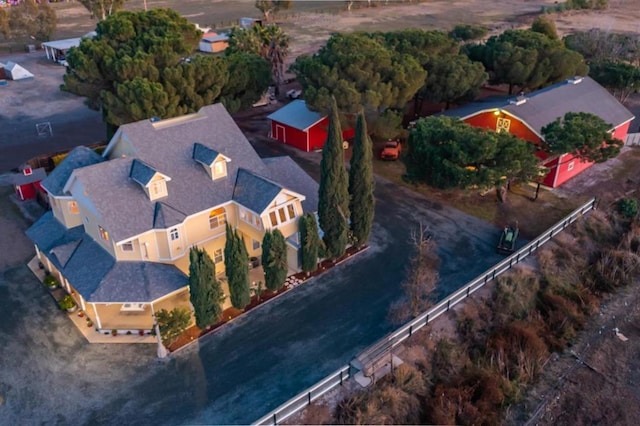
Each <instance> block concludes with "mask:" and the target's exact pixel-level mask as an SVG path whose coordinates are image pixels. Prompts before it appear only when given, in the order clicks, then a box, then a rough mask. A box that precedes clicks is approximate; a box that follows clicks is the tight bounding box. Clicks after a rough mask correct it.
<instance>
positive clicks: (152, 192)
mask: <svg viewBox="0 0 640 426" xmlns="http://www.w3.org/2000/svg"><path fill="white" fill-rule="evenodd" d="M166 195H167V184H166V182H165V181H164V179H158V180H154V181H153V182H150V183H149V198H150V199H151V200H155V199H157V198H161V197H164V196H166Z"/></svg>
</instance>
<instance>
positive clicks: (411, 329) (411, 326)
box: [409, 324, 413, 337]
mask: <svg viewBox="0 0 640 426" xmlns="http://www.w3.org/2000/svg"><path fill="white" fill-rule="evenodd" d="M412 334H413V324H411V325H410V326H409V337H411V335H412Z"/></svg>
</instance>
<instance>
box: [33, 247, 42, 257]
mask: <svg viewBox="0 0 640 426" xmlns="http://www.w3.org/2000/svg"><path fill="white" fill-rule="evenodd" d="M33 246H34V247H35V248H36V256H37V257H38V259H40V260H42V256H41V255H40V250H38V245H37V244H34V245H33Z"/></svg>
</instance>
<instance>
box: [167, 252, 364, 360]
mask: <svg viewBox="0 0 640 426" xmlns="http://www.w3.org/2000/svg"><path fill="white" fill-rule="evenodd" d="M368 247H369V246H367V245H365V246H362V247H355V246H351V247H348V248H347V250H346V251H345V254H344V255H342V256H341V257H340V258H338V259H337V260H335V261H333V260H323V261H322V262H320V266H319V267H318V269H316V270H315V271H313V272H311V273H309V274H308V275H307V273H306V272H298V273H297V274H294V275H291V276H290V277H288V278H287V281H286V282H285V285H284V286H282V288H281V289H280V290H278V291H272V290H264V291H263V292H262V293H261V294H260V296H259V297H258V296H257V295H253V296H251V301H250V302H249V304H248V305H247V306H246V307H245V308H244V309H243V310H241V309H236V308H233V307H231V308H227V309H225V310H224V311H223V312H222V320H221V321H220V322H218V323H216V324H215V325H213V326H211V327H209V328H207V329H204V330H203V329H201V328H200V327H198V326H196V325H193V326H191V327H189V328H187V329H186V330H185V331H184V332H183V333H182V334H181V335H180V336H178V337H177V338H176V339H175V340H173V341H172V342H171V343H170V344H168V345H167V349H168V350H169V352H175V351H176V350H178V349H181V348H183V347H184V346H186V345H188V344H189V343H191V342H193V341H195V340H198V339H199V338H200V337H203V336H206V335H207V334H209V333H212V332H214V331H216V330H217V329H219V328H220V327H222V326H223V325H224V324H226V323H228V322H230V321H232V320H233V319H234V318H236V317H238V316H240V315H242V314H244V313H246V312H249V311H250V310H252V309H253V308H255V307H257V306H260V305H261V304H263V303H265V302H267V301H269V300H271V299H273V298H275V297H277V296H279V295H281V294H283V293H286V292H287V291H289V290H291V289H292V288H294V287H297V286H298V285H300V284H302V283H304V282H305V281H307V280H309V279H310V278H313V277H316V276H318V275H320V274H322V273H324V272H326V271H327V270H329V269H331V268H333V267H334V266H337V265H339V264H340V263H342V262H344V261H345V260H347V259H349V258H350V257H351V256H353V255H354V254H356V253H359V252H361V251H363V250H366V249H367V248H368Z"/></svg>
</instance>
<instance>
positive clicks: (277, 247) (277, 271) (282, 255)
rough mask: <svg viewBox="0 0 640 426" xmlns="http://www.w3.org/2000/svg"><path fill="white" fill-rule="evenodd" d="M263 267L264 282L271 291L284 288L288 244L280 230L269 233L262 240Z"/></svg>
mask: <svg viewBox="0 0 640 426" xmlns="http://www.w3.org/2000/svg"><path fill="white" fill-rule="evenodd" d="M262 267H263V269H264V281H265V285H266V286H267V288H268V289H269V290H272V291H277V290H280V288H282V286H283V285H284V282H285V280H286V279H287V271H288V267H287V244H286V241H285V239H284V235H282V233H281V232H280V230H278V229H274V230H273V231H267V232H266V233H265V234H264V239H263V240H262Z"/></svg>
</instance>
